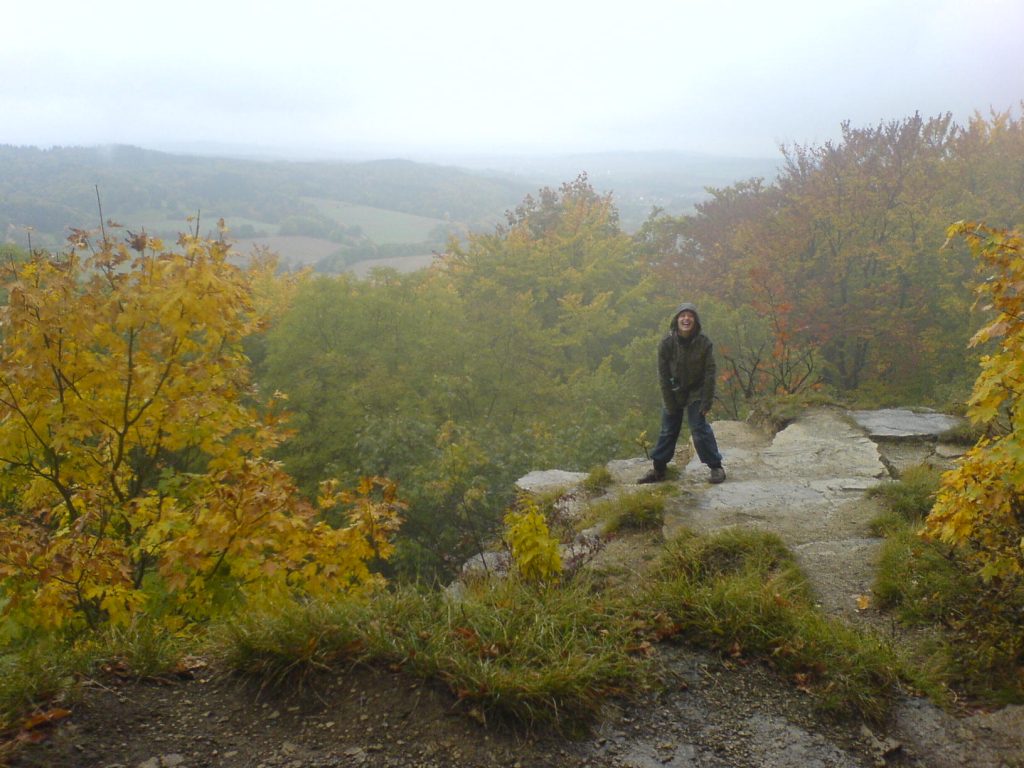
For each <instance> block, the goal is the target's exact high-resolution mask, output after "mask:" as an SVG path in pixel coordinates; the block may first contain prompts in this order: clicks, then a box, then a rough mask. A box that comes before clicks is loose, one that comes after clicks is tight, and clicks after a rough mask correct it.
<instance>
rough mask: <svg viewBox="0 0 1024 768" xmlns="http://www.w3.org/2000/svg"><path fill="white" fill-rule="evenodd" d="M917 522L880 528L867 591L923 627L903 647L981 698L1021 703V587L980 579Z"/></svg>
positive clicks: (1023, 680)
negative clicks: (916, 640)
mask: <svg viewBox="0 0 1024 768" xmlns="http://www.w3.org/2000/svg"><path fill="white" fill-rule="evenodd" d="M920 529H921V525H920V523H913V522H907V521H904V522H903V523H902V525H899V526H894V527H892V528H890V529H889V530H887V531H886V541H885V544H884V545H883V547H882V552H881V555H880V558H879V565H878V572H877V575H876V579H875V585H874V593H875V597H876V600H877V604H878V605H879V607H881V608H885V609H889V610H892V611H894V612H895V614H896V616H897V617H898V619H899V620H900V621H901V622H902V623H903V624H905V625H907V626H910V627H915V628H924V629H926V630H927V634H926V635H925V642H924V643H923V644H922V645H921V647H919V648H912V649H911V650H910V653H912V654H913V655H915V656H916V657H918V658H921V659H924V660H925V662H924V663H927V664H931V665H932V666H937V674H938V675H940V676H941V678H942V679H943V680H944V681H946V682H947V683H948V684H949V685H951V686H953V687H955V688H956V689H957V690H959V691H961V692H963V693H966V694H967V695H968V696H970V697H973V698H976V699H978V700H979V701H981V702H985V703H994V704H1005V703H1018V704H1019V703H1024V674H1022V670H1024V632H1022V631H1021V626H1022V625H1024V585H1022V584H1021V583H1020V582H1019V581H1018V582H1009V581H1007V582H995V581H993V582H988V583H986V582H984V581H983V580H982V579H981V578H980V577H978V576H977V575H976V574H974V573H973V572H972V571H971V570H970V569H969V567H968V566H967V564H966V563H965V562H964V561H963V560H962V559H961V558H960V556H959V554H958V553H957V552H956V551H954V550H952V549H950V548H949V547H948V546H947V545H944V544H941V543H939V542H935V541H929V540H926V539H923V538H922V537H921V536H920V535H919V531H920Z"/></svg>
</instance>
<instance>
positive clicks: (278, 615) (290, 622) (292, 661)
mask: <svg viewBox="0 0 1024 768" xmlns="http://www.w3.org/2000/svg"><path fill="white" fill-rule="evenodd" d="M374 616H375V612H374V611H373V610H372V609H371V608H370V606H369V605H368V604H366V603H362V602H357V601H355V600H353V599H345V598H342V599H339V600H335V601H322V600H311V601H289V602H274V603H268V604H265V605H262V606H259V607H258V608H256V609H254V610H249V611H246V612H244V613H242V614H239V615H237V616H233V617H230V618H228V619H225V620H224V621H222V622H219V623H217V624H215V625H213V626H212V627H211V628H210V631H209V633H208V638H207V639H208V647H209V649H210V652H211V655H212V656H213V658H214V659H215V660H216V661H217V662H218V663H220V664H221V665H223V666H225V667H227V668H229V669H233V670H235V671H238V672H241V673H243V674H247V675H253V676H258V677H261V678H263V679H264V680H265V681H266V682H267V683H268V684H269V685H271V686H280V685H283V684H286V683H294V682H297V681H301V680H302V679H303V678H304V677H305V676H306V675H308V674H309V673H310V672H314V671H317V670H324V669H329V668H331V667H332V666H333V665H336V664H339V663H342V662H351V661H356V660H358V659H360V658H362V657H363V656H364V654H365V651H366V648H365V645H366V644H365V627H366V625H367V624H369V623H370V622H372V621H373V620H374Z"/></svg>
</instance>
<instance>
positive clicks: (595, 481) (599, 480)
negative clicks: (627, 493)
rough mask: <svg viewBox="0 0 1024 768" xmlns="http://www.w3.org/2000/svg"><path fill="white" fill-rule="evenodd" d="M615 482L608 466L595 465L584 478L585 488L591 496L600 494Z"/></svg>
mask: <svg viewBox="0 0 1024 768" xmlns="http://www.w3.org/2000/svg"><path fill="white" fill-rule="evenodd" d="M614 482H615V478H613V477H612V473H611V472H609V471H608V468H607V467H604V466H600V467H594V468H593V469H592V470H590V473H589V474H588V475H587V476H586V478H585V479H584V480H583V490H584V491H586V492H587V493H588V494H589V495H591V496H599V495H600V494H602V493H604V492H605V491H606V490H608V488H609V487H611V485H612V484H613V483H614Z"/></svg>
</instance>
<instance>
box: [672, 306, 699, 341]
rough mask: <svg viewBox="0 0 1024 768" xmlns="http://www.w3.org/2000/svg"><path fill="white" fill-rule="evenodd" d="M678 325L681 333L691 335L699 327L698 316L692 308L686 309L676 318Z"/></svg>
mask: <svg viewBox="0 0 1024 768" xmlns="http://www.w3.org/2000/svg"><path fill="white" fill-rule="evenodd" d="M676 325H677V326H678V327H679V333H681V334H682V335H683V336H689V335H690V334H691V333H693V331H694V329H695V328H696V327H697V316H696V315H695V314H693V312H691V311H690V310H688V309H684V310H683V311H682V312H680V313H679V317H677V318H676Z"/></svg>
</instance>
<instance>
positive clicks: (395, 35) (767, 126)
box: [0, 0, 1024, 157]
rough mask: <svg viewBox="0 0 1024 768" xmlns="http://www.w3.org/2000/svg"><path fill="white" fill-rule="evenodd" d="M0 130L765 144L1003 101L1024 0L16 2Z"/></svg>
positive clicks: (450, 145) (739, 150)
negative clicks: (848, 125)
mask: <svg viewBox="0 0 1024 768" xmlns="http://www.w3.org/2000/svg"><path fill="white" fill-rule="evenodd" d="M0 30H2V45H0V143H5V144H32V145H39V146H50V145H53V144H62V145H68V144H106V143H127V144H137V145H142V146H150V147H152V146H164V147H166V146H169V145H175V144H185V143H195V142H202V143H223V144H231V145H260V146H263V147H265V148H268V149H276V150H278V151H281V152H293V153H294V152H305V153H318V152H324V153H328V152H329V153H332V154H341V155H345V154H353V155H355V154H360V155H366V154H370V155H380V156H410V157H424V156H428V155H429V154H430V153H432V152H438V153H458V152H479V153H502V152H512V153H547V152H576V151H603V150H666V149H668V150H684V151H698V152H709V153H716V154H743V155H756V156H768V157H771V156H774V155H776V154H777V148H778V145H779V144H780V143H786V144H791V143H793V142H798V143H821V142H823V141H825V140H828V139H832V138H835V137H836V136H837V135H838V131H839V124H840V123H841V122H842V121H843V120H846V119H849V120H851V121H852V123H853V124H854V125H856V126H867V125H876V124H877V123H878V122H880V121H887V120H893V119H901V118H904V117H908V116H910V115H913V114H914V112H920V113H921V114H922V116H925V117H930V116H933V115H937V114H940V113H944V112H952V113H953V115H954V118H955V119H957V121H958V122H964V121H966V119H967V118H968V117H970V115H971V114H972V113H973V112H974V111H975V110H979V111H981V112H982V113H983V114H985V115H988V112H989V110H990V108H994V109H996V110H1007V109H1012V110H1013V111H1014V113H1015V114H1019V113H1020V109H1021V107H1020V104H1021V100H1022V99H1024V46H1022V45H1021V39H1022V37H1024V0H884V1H883V0H846V1H845V2H830V0H806V1H805V0H775V1H772V0H674V2H673V1H672V0H620V1H619V2H605V1H604V0H516V1H515V2H507V3H497V2H491V0H358V1H357V2H352V1H350V0H334V2H330V0H287V1H286V2H285V1H282V2H274V3H270V2H262V1H261V0H245V1H244V2H243V1H242V0H174V1H173V2H161V3H155V2H145V1H143V2H139V0H132V1H131V2H116V1H115V0H12V2H8V3H5V4H4V7H3V10H2V11H0Z"/></svg>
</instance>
